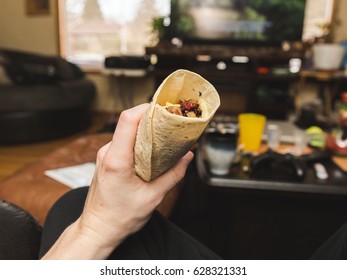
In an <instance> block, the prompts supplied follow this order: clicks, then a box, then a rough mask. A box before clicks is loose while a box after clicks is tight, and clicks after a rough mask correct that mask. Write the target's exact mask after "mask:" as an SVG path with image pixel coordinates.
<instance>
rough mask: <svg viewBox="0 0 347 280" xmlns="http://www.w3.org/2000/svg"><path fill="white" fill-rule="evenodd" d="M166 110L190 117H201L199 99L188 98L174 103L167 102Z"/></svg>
mask: <svg viewBox="0 0 347 280" xmlns="http://www.w3.org/2000/svg"><path fill="white" fill-rule="evenodd" d="M165 108H166V110H167V111H168V112H170V113H172V114H175V115H179V116H184V117H189V118H200V117H201V109H200V106H199V103H198V101H196V100H194V99H188V100H186V101H181V100H180V101H179V103H178V104H172V103H170V102H166V106H165Z"/></svg>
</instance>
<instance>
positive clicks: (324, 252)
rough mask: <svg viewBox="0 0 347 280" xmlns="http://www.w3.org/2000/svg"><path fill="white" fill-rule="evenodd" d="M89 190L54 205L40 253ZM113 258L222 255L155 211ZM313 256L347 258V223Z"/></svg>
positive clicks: (75, 192)
mask: <svg viewBox="0 0 347 280" xmlns="http://www.w3.org/2000/svg"><path fill="white" fill-rule="evenodd" d="M87 192H88V188H79V189H76V190H73V191H70V192H68V193H67V194H65V195H64V196H62V197H61V198H60V199H59V200H58V201H57V202H56V203H55V205H54V206H53V207H52V209H51V211H50V212H49V214H48V216H47V219H46V222H45V226H44V229H43V233H42V242H41V249H40V257H42V256H43V255H44V254H45V253H46V252H47V251H48V250H49V248H50V247H51V246H52V245H53V244H54V242H55V241H56V240H57V239H58V237H59V236H60V234H61V233H62V232H63V231H64V229H65V228H66V227H67V226H68V225H70V224H71V223H73V222H74V221H75V220H76V219H77V218H78V217H79V216H80V214H81V212H82V209H83V205H84V202H85V199H86V196H87ZM109 259H125V260H126V259H128V260H129V259H143V260H145V259H156V260H159V259H161V260H165V259H166V260H168V259H172V260H186V259H191V260H199V259H215V260H217V259H220V257H219V256H217V255H216V254H215V253H213V252H212V251H211V250H209V249H208V248H207V247H205V246H204V245H203V244H201V243H200V242H198V241H197V240H195V239H194V238H193V237H191V236H190V235H188V234H187V233H185V232H184V231H182V230H181V229H179V228H178V227H177V226H175V225H174V224H173V223H171V222H170V221H168V220H167V219H165V218H164V217H162V216H161V215H160V214H159V213H158V212H154V214H153V216H152V217H151V219H150V220H149V222H148V223H147V224H146V226H145V227H144V228H143V229H141V230H140V231H139V232H137V233H135V234H133V235H131V236H130V237H129V238H128V239H127V240H125V241H124V242H123V243H122V244H121V245H120V246H119V247H118V248H116V250H115V251H114V252H113V253H112V254H111V255H110V257H109ZM312 259H323V260H328V259H336V260H337V259H340V260H346V259H347V224H345V225H343V226H342V227H341V228H340V229H339V230H338V231H337V232H336V233H335V234H334V235H333V236H332V237H331V238H330V239H329V240H327V241H326V242H325V243H324V244H323V245H322V246H321V247H320V248H319V249H318V250H317V251H316V253H315V254H314V255H313V256H312Z"/></svg>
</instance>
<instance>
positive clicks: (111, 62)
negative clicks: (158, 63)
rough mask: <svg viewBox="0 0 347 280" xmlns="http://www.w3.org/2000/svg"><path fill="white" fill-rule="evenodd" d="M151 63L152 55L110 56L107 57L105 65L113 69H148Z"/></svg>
mask: <svg viewBox="0 0 347 280" xmlns="http://www.w3.org/2000/svg"><path fill="white" fill-rule="evenodd" d="M150 65H151V61H150V57H149V56H148V55H144V56H109V57H106V58H105V67H106V68H111V69H147V68H149V66H150Z"/></svg>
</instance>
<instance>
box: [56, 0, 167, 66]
mask: <svg viewBox="0 0 347 280" xmlns="http://www.w3.org/2000/svg"><path fill="white" fill-rule="evenodd" d="M169 13H170V0H126V1H121V0H60V1H59V23H60V24H59V26H60V49H61V54H62V55H63V56H64V57H66V58H67V59H68V60H69V61H71V62H74V63H77V64H79V65H81V66H82V67H83V66H85V67H88V66H91V67H93V68H94V67H98V66H99V67H100V66H101V65H102V64H103V62H104V58H105V57H106V56H111V55H124V54H128V55H143V54H144V52H145V46H150V45H153V44H155V43H156V42H155V36H154V35H153V33H152V32H151V31H152V26H151V22H152V19H153V18H155V17H158V16H164V17H165V16H167V15H169Z"/></svg>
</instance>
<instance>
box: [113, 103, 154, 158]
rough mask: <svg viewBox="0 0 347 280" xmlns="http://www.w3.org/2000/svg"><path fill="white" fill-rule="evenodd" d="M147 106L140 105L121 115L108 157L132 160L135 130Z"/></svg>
mask: <svg viewBox="0 0 347 280" xmlns="http://www.w3.org/2000/svg"><path fill="white" fill-rule="evenodd" d="M148 106H149V104H141V105H138V106H136V107H133V108H131V109H128V110H126V111H123V112H122V113H121V115H120V117H119V120H118V123H117V127H116V130H115V132H114V134H113V138H112V142H111V144H110V147H109V149H108V153H109V156H110V157H112V158H114V159H122V160H125V161H127V160H132V159H133V150H134V145H135V139H136V132H137V128H138V125H139V123H140V120H141V118H142V116H143V115H144V113H145V112H146V110H147V108H148Z"/></svg>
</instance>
